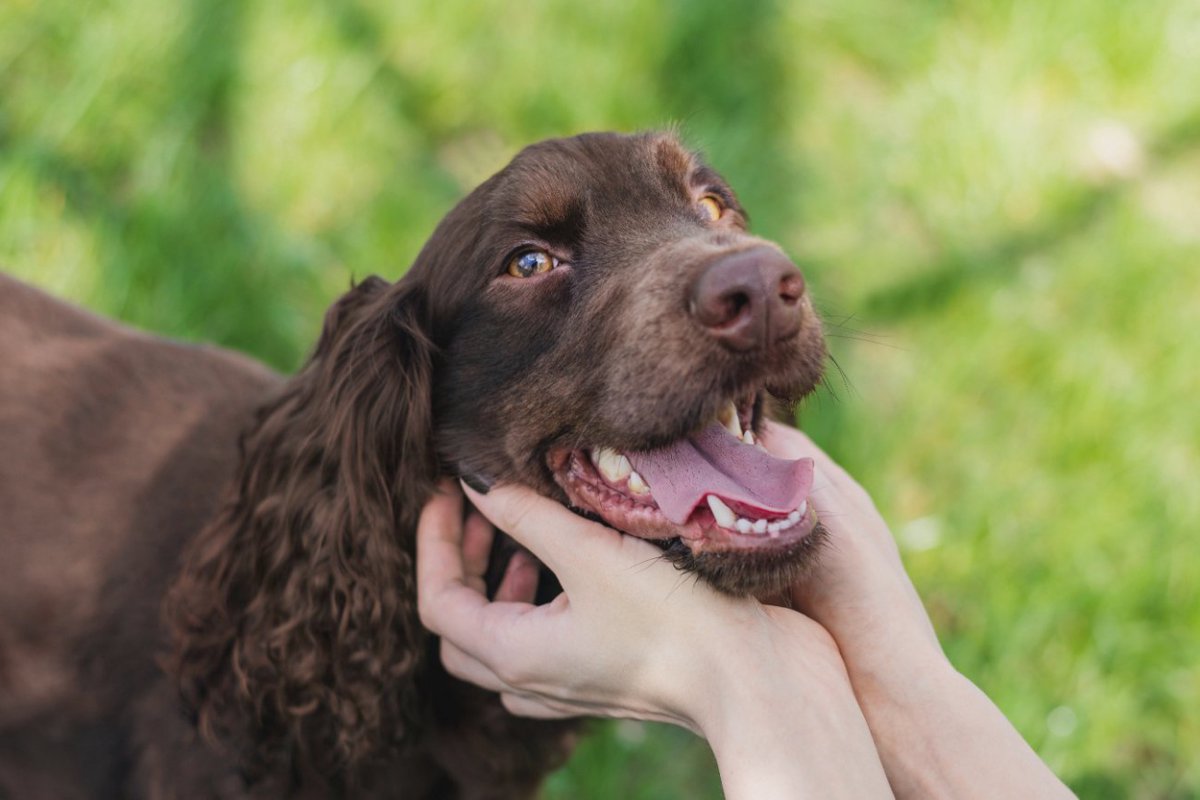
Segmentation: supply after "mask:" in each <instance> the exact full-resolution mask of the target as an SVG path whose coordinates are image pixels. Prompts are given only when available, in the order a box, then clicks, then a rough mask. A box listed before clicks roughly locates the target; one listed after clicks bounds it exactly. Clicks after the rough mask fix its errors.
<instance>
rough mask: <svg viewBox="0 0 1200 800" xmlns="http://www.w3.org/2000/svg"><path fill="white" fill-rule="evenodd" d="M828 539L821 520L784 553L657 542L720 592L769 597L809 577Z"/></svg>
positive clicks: (671, 558)
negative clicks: (703, 549)
mask: <svg viewBox="0 0 1200 800" xmlns="http://www.w3.org/2000/svg"><path fill="white" fill-rule="evenodd" d="M828 541H829V530H828V529H827V528H826V527H825V526H824V525H822V524H821V523H819V522H818V523H816V525H815V526H814V527H813V529H812V532H811V533H809V534H808V535H806V536H804V537H803V538H801V539H799V540H798V541H796V542H794V543H793V544H792V545H791V546H789V547H788V548H786V549H785V550H784V551H782V552H771V553H744V552H734V553H730V552H708V553H705V552H701V553H696V552H693V551H692V550H691V548H689V547H688V545H687V544H686V543H684V542H683V541H682V540H681V539H672V540H669V541H665V542H657V544H659V545H660V546H661V547H662V548H663V557H664V558H666V559H667V560H668V561H670V562H671V563H672V564H673V565H674V566H675V567H676V569H678V570H680V571H681V572H688V573H692V574H694V575H696V576H698V577H700V578H702V579H703V580H704V581H705V582H706V583H708V584H709V585H710V586H712V587H713V588H714V589H716V590H717V591H720V592H724V593H725V594H729V595H734V596H747V595H749V596H754V597H758V598H763V599H765V598H768V597H775V596H779V595H784V596H786V595H787V594H788V591H789V590H790V589H791V588H792V587H793V586H796V585H797V584H799V583H803V582H804V581H805V580H807V579H808V578H809V577H810V576H811V575H812V573H813V571H814V570H815V569H816V567H817V564H818V562H819V561H820V557H821V552H822V550H824V547H825V545H826V543H827V542H828Z"/></svg>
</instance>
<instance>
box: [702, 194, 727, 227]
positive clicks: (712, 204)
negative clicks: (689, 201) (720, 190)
mask: <svg viewBox="0 0 1200 800" xmlns="http://www.w3.org/2000/svg"><path fill="white" fill-rule="evenodd" d="M696 205H698V206H700V213H701V214H703V215H704V218H705V219H707V220H708V221H709V222H716V221H717V220H719V219H720V218H721V212H722V211H724V209H722V208H721V201H720V200H718V199H717V198H715V197H713V196H712V195H710V194H706V195H705V196H704V197H701V198H700V200H699V202H697V203H696Z"/></svg>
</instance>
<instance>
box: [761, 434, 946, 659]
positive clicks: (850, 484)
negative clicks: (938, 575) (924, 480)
mask: <svg viewBox="0 0 1200 800" xmlns="http://www.w3.org/2000/svg"><path fill="white" fill-rule="evenodd" d="M760 438H761V441H762V444H763V446H764V447H765V448H767V450H769V451H771V452H772V453H774V454H775V455H777V456H781V457H784V458H812V459H813V460H814V461H815V462H816V469H815V474H814V477H813V490H812V496H811V502H812V504H813V507H814V508H815V509H816V513H817V518H818V519H819V520H820V521H821V524H823V525H824V526H825V528H826V529H827V530H828V531H829V542H828V544H827V546H826V547H824V549H823V550H822V551H821V552H820V553H819V554H818V559H819V562H818V565H817V568H816V569H815V570H814V571H813V572H812V573H811V574H810V575H809V576H807V578H806V579H805V580H804V581H802V582H800V583H798V584H797V585H795V586H793V587H792V592H791V598H790V599H791V600H792V602H793V603H794V604H795V606H796V608H798V609H799V610H801V611H803V612H804V613H805V614H807V615H809V616H810V617H812V618H813V619H814V620H816V621H817V622H819V623H821V625H823V626H824V627H825V628H826V629H827V630H828V631H829V632H830V634H832V636H833V638H834V639H835V640H836V641H837V643H838V647H839V648H840V649H841V651H842V654H843V657H844V658H845V660H846V665H847V669H848V670H849V671H850V673H851V677H852V678H855V677H859V678H862V679H864V680H865V679H867V678H868V677H870V678H874V677H878V676H881V675H887V676H893V675H896V673H897V672H898V671H899V670H901V669H902V668H904V667H906V666H911V668H912V669H913V670H928V669H929V668H930V667H932V666H934V665H938V666H939V667H940V666H941V665H944V664H945V658H944V656H943V655H942V651H941V647H940V645H939V644H938V641H937V635H936V634H935V633H934V630H933V625H932V623H931V622H930V621H929V615H928V614H927V613H926V612H925V608H924V606H923V605H922V604H921V600H920V597H919V596H918V595H917V592H916V590H915V589H914V588H913V585H912V581H911V580H909V577H908V573H907V572H905V570H904V565H903V564H902V563H901V561H900V552H899V550H898V549H897V547H896V542H895V540H894V539H893V538H892V534H891V532H890V531H889V530H888V527H887V523H885V522H884V521H883V517H881V516H880V514H879V512H878V511H877V510H876V508H875V504H874V502H873V501H872V500H871V497H870V495H868V494H867V492H866V490H864V489H863V488H862V486H860V485H859V484H858V483H857V482H856V481H855V480H854V479H853V478H852V477H850V475H849V474H847V473H846V471H845V470H843V469H842V468H841V467H840V466H839V465H838V464H836V463H835V462H834V461H833V460H832V459H831V458H830V457H829V456H828V455H827V454H826V453H825V452H824V451H823V450H821V449H820V448H819V447H817V446H816V445H815V444H814V443H813V442H812V440H811V439H809V438H808V437H807V436H806V435H804V434H803V433H801V432H800V431H798V430H796V429H795V428H792V427H789V426H786V425H781V424H779V423H776V422H767V424H766V426H765V427H764V430H763V432H762V436H761V437H760ZM877 673H878V675H877Z"/></svg>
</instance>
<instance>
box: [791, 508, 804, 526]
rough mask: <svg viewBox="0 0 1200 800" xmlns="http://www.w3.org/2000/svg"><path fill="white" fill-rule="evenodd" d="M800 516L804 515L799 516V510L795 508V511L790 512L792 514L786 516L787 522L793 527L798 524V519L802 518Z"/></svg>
mask: <svg viewBox="0 0 1200 800" xmlns="http://www.w3.org/2000/svg"><path fill="white" fill-rule="evenodd" d="M802 516H804V515H803V514H801V513H800V509H798V508H797V509H796V510H795V511H793V512H792V513H790V514H788V522H790V523H792V524H793V525H795V524H796V523H797V522H799V521H800V517H802Z"/></svg>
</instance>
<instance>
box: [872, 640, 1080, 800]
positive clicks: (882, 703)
mask: <svg viewBox="0 0 1200 800" xmlns="http://www.w3.org/2000/svg"><path fill="white" fill-rule="evenodd" d="M852 679H853V680H854V685H855V691H856V693H857V695H858V698H859V702H860V703H861V706H862V709H863V712H864V714H865V716H866V719H867V722H868V724H869V725H870V727H871V733H872V736H873V737H874V740H875V746H876V748H877V750H878V752H879V756H880V758H881V759H882V761H883V766H884V769H885V770H886V771H887V776H888V780H889V781H890V783H891V785H892V789H893V790H894V791H895V793H896V796H897V797H899V798H906V797H913V798H917V797H919V798H970V797H981V798H984V797H986V798H1004V797H1011V798H1021V799H1022V800H1025V799H1026V798H1034V799H1035V800H1036V799H1037V798H1069V797H1073V795H1072V793H1071V792H1070V791H1069V790H1068V789H1067V788H1066V786H1064V785H1063V784H1062V782H1061V781H1059V780H1058V778H1057V777H1055V775H1054V774H1053V773H1052V772H1051V771H1050V769H1049V768H1048V767H1047V766H1046V765H1045V764H1044V763H1043V762H1042V761H1041V759H1040V758H1038V756H1037V754H1036V753H1034V751H1033V750H1032V748H1030V747H1029V745H1028V744H1026V742H1025V740H1024V739H1022V738H1021V736H1020V734H1019V733H1017V731H1016V729H1015V728H1013V726H1012V724H1011V723H1010V722H1009V721H1008V720H1007V719H1006V718H1005V716H1004V715H1003V714H1002V713H1001V712H1000V710H999V709H998V708H997V707H996V706H995V705H994V704H993V703H992V702H991V700H989V699H988V698H987V696H986V695H985V694H984V693H983V692H981V691H980V690H979V689H978V688H977V687H976V686H975V685H974V684H973V683H971V682H970V681H969V680H967V679H966V678H965V677H963V676H962V675H960V674H959V673H958V672H957V671H955V670H954V669H953V667H952V666H951V665H950V664H949V662H947V661H945V660H944V659H941V658H936V659H930V660H929V661H928V662H926V663H923V664H921V665H920V666H919V667H914V668H909V669H907V670H897V671H894V672H890V673H887V674H884V673H878V674H872V675H869V676H868V675H863V674H862V673H861V672H860V673H857V674H854V675H853V676H852Z"/></svg>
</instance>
